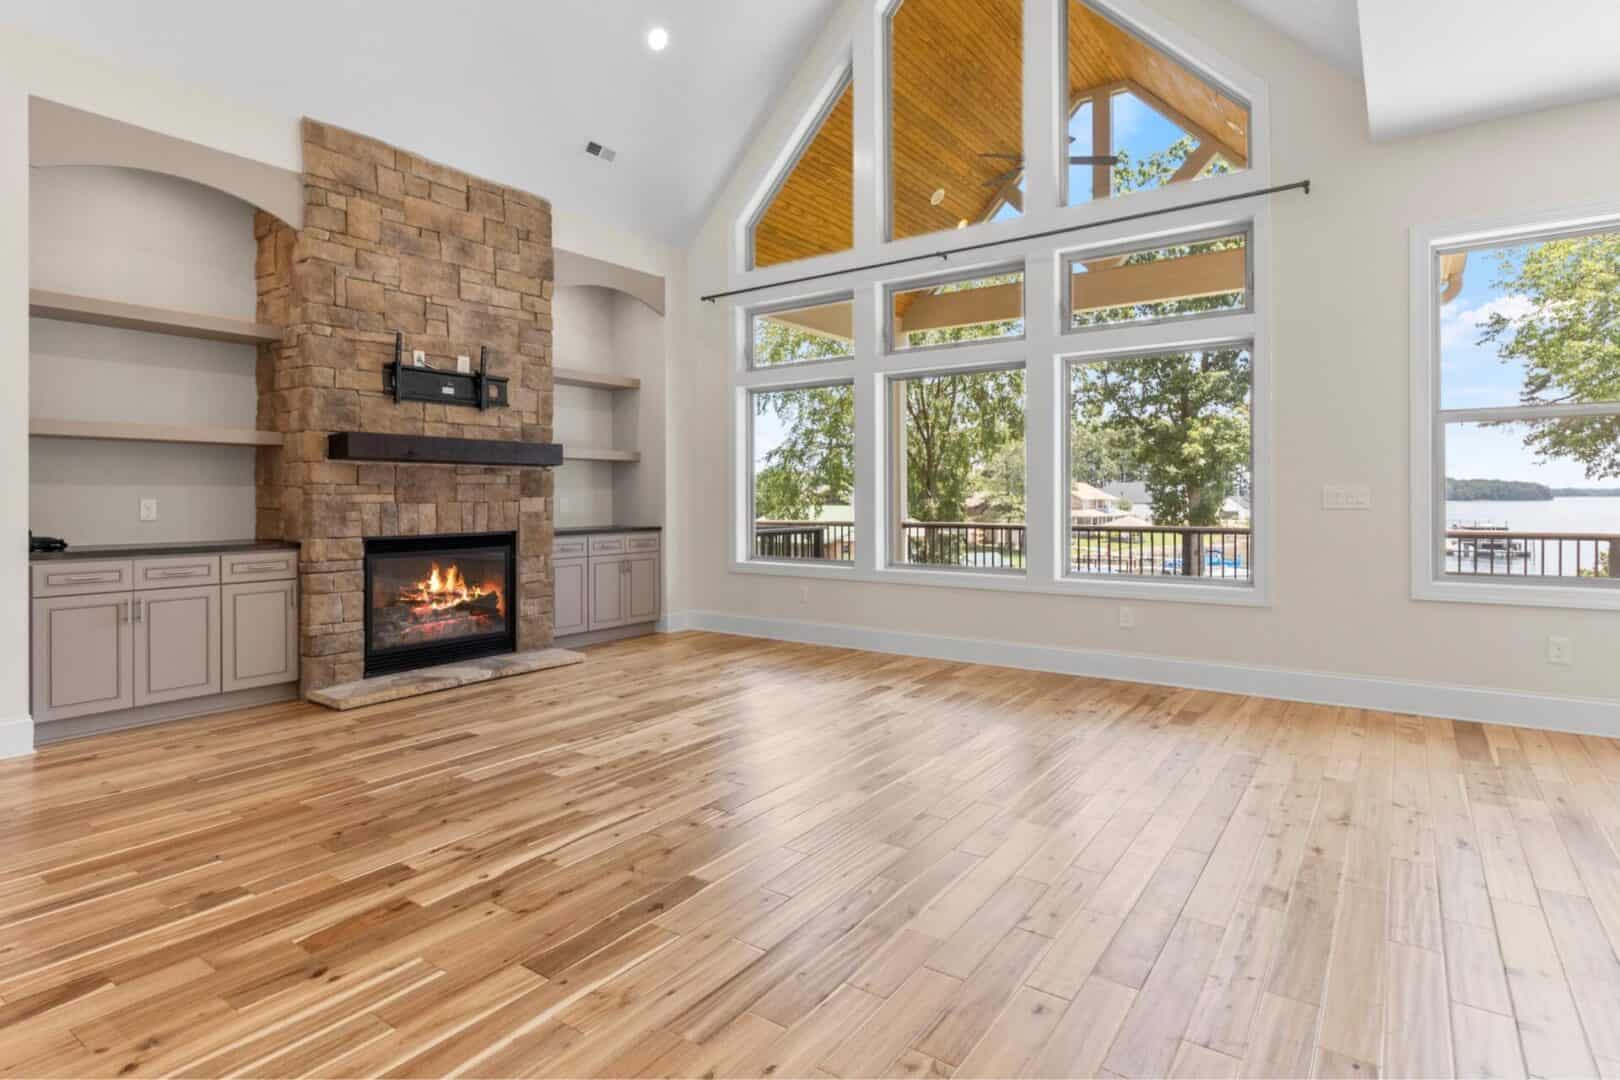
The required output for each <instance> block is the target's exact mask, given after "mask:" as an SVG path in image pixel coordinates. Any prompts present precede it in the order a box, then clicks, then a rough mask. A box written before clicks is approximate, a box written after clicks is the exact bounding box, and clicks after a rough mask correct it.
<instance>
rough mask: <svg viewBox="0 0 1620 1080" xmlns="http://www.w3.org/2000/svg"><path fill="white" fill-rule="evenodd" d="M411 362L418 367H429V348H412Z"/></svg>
mask: <svg viewBox="0 0 1620 1080" xmlns="http://www.w3.org/2000/svg"><path fill="white" fill-rule="evenodd" d="M411 363H413V364H415V365H416V366H417V367H427V350H425V349H412V350H411Z"/></svg>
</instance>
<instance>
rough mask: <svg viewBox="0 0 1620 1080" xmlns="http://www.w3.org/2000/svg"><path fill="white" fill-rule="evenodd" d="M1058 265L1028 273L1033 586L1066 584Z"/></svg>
mask: <svg viewBox="0 0 1620 1080" xmlns="http://www.w3.org/2000/svg"><path fill="white" fill-rule="evenodd" d="M1058 277H1059V274H1058V260H1057V256H1056V255H1055V254H1053V253H1048V254H1046V255H1037V256H1032V257H1031V258H1030V259H1029V261H1028V262H1027V263H1026V264H1025V267H1024V296H1025V304H1024V306H1025V312H1024V329H1025V335H1026V341H1025V346H1026V355H1027V357H1028V360H1027V365H1026V367H1025V371H1024V454H1025V458H1024V461H1025V465H1024V518H1025V522H1026V525H1027V530H1026V534H1025V544H1026V546H1027V552H1026V556H1025V560H1026V566H1025V573H1026V574H1028V575H1029V578H1030V580H1031V581H1039V582H1053V581H1059V580H1062V577H1063V566H1062V565H1061V560H1063V559H1065V558H1066V551H1067V543H1066V542H1065V540H1064V538H1063V536H1062V530H1063V527H1064V526H1065V525H1066V524H1067V521H1068V516H1067V508H1068V496H1067V493H1066V492H1065V491H1064V486H1065V484H1066V480H1065V477H1066V476H1067V475H1068V469H1067V468H1065V466H1064V462H1063V458H1064V456H1065V454H1066V446H1067V440H1066V439H1065V438H1064V430H1065V421H1064V414H1065V413H1066V412H1067V403H1068V398H1067V395H1066V394H1065V392H1064V387H1063V379H1062V378H1061V377H1060V375H1059V366H1060V361H1059V360H1058V352H1059V350H1060V348H1061V344H1062V338H1061V335H1060V333H1059V330H1060V322H1061V314H1062V310H1063V309H1062V305H1061V304H1060V303H1059V302H1058Z"/></svg>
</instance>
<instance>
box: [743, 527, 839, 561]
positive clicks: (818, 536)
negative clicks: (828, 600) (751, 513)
mask: <svg viewBox="0 0 1620 1080" xmlns="http://www.w3.org/2000/svg"><path fill="white" fill-rule="evenodd" d="M754 555H755V556H756V557H758V558H761V559H821V560H823V561H831V562H849V561H851V560H853V559H854V558H855V523H854V522H853V521H758V522H755V523H754Z"/></svg>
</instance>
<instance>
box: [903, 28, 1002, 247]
mask: <svg viewBox="0 0 1620 1080" xmlns="http://www.w3.org/2000/svg"><path fill="white" fill-rule="evenodd" d="M1023 8H1024V4H1023V0H900V2H899V4H898V5H897V6H896V7H894V8H893V9H892V10H891V11H890V13H889V18H888V20H887V21H888V43H887V44H888V53H887V55H888V58H889V131H890V136H889V159H890V161H889V168H890V176H889V197H890V211H889V235H890V236H891V237H892V238H893V239H896V240H900V239H904V238H905V237H908V236H924V235H926V234H928V233H936V232H942V231H944V230H946V229H956V228H961V227H964V226H967V225H971V224H975V223H977V222H981V221H1005V220H1007V219H1009V218H1016V217H1018V216H1019V215H1020V214H1022V212H1023V205H1024V203H1023V180H1024V153H1023V137H1024V131H1023V123H1024V120H1023V117H1024V63H1023V58H1024V23H1023Z"/></svg>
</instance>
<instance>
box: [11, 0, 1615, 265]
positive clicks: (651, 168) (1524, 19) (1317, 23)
mask: <svg viewBox="0 0 1620 1080" xmlns="http://www.w3.org/2000/svg"><path fill="white" fill-rule="evenodd" d="M1006 2H1009V3H1010V0H1006ZM1208 2H1210V3H1217V2H1224V0H1208ZM1230 2H1232V3H1233V4H1235V5H1237V6H1238V7H1240V8H1242V9H1245V10H1247V11H1248V12H1250V13H1251V14H1253V15H1256V16H1258V17H1259V18H1260V19H1262V20H1264V21H1265V22H1267V23H1269V24H1270V25H1272V26H1274V27H1275V28H1277V29H1279V30H1281V31H1282V32H1284V33H1285V34H1288V35H1289V36H1291V37H1293V38H1295V39H1296V40H1298V41H1300V42H1302V43H1303V44H1304V45H1306V46H1307V47H1308V48H1310V49H1312V50H1314V51H1315V52H1317V53H1319V54H1320V55H1322V56H1323V57H1325V58H1326V59H1327V60H1328V61H1329V62H1330V63H1332V64H1333V65H1335V66H1336V67H1338V68H1339V69H1340V70H1342V71H1344V72H1345V73H1346V74H1348V75H1350V76H1351V77H1353V78H1361V79H1363V80H1364V83H1365V87H1366V98H1367V107H1368V123H1369V128H1370V130H1371V132H1372V134H1373V136H1374V137H1378V138H1383V137H1397V136H1401V135H1406V134H1411V133H1415V132H1421V131H1429V130H1435V129H1438V128H1443V127H1449V126H1455V125H1458V124H1464V123H1469V122H1472V121H1476V120H1480V119H1484V118H1488V117H1493V116H1500V115H1505V114H1508V113H1513V112H1523V111H1528V110H1531V109H1536V108H1543V107H1546V106H1549V105H1556V104H1563V103H1568V102H1574V101H1581V100H1587V99H1592V98H1597V97H1604V96H1609V95H1613V94H1620V64H1617V63H1616V62H1615V42H1616V41H1620V3H1617V2H1616V0H1537V2H1536V3H1534V4H1528V3H1518V2H1512V3H1510V2H1507V0H1500V2H1498V0H1425V2H1423V3H1417V4H1414V3H1412V2H1411V0H1230ZM841 6H842V5H841V4H840V2H839V0H541V2H538V3H536V2H528V3H516V2H511V3H507V2H497V0H484V2H481V3H475V4H468V5H462V6H459V7H458V6H456V5H445V4H443V3H442V2H431V0H393V2H391V3H389V4H386V5H377V4H369V3H360V2H354V0H347V2H345V0H339V2H336V3H334V2H332V0H281V2H279V3H277V4H274V5H272V6H270V7H268V8H263V7H260V8H255V9H254V10H253V12H252V14H251V15H249V14H247V13H246V11H245V9H244V6H243V5H241V4H239V3H220V2H219V0H141V2H140V3H108V2H106V0H49V2H33V3H22V2H18V3H6V4H4V5H3V6H0V23H9V24H15V25H21V26H24V27H26V28H28V29H30V30H33V31H36V32H38V33H41V34H45V35H47V36H51V37H55V38H59V39H65V40H68V41H70V42H72V43H74V44H77V45H79V46H80V47H82V48H85V49H87V50H89V51H91V52H93V53H99V54H102V55H106V56H109V57H113V58H116V59H119V60H122V61H126V62H130V63H134V64H138V65H141V66H144V67H148V68H150V69H152V70H154V71H158V72H162V73H165V74H169V75H172V76H174V77H176V78H178V79H181V80H183V81H185V82H187V83H190V84H193V85H195V86H197V87H199V88H201V89H202V90H204V91H206V92H211V93H215V94H218V95H221V96H223V97H228V98H232V99H235V100H238V101H241V102H243V103H245V104H248V105H252V106H255V107H258V108H261V109H265V110H268V111H272V112H281V113H285V114H287V115H289V116H295V115H310V116H314V117H318V118H321V119H325V120H329V121H331V122H333V123H338V124H342V125H344V126H347V127H352V128H354V129H356V130H359V131H364V132H366V133H368V134H372V135H375V136H377V137H379V138H382V139H386V140H389V141H391V142H395V143H399V144H401V145H404V146H408V147H411V148H413V149H416V150H417V151H419V152H420V153H422V154H424V155H427V156H431V157H435V158H439V159H442V160H445V161H449V162H453V163H455V164H456V165H457V166H458V167H462V168H466V169H468V170H470V171H472V172H476V173H481V174H483V175H486V176H489V177H491V178H492V179H496V180H500V181H503V182H507V183H511V184H514V185H517V186H519V187H523V188H527V189H529V190H532V191H535V192H538V193H541V194H544V195H546V196H547V197H549V198H551V199H552V200H553V201H554V202H556V203H557V204H558V205H559V206H562V207H566V208H567V209H569V210H570V211H573V212H576V213H579V214H582V215H586V216H590V217H594V218H597V219H599V220H602V221H606V222H612V223H615V224H618V225H622V226H625V227H628V228H631V229H635V230H639V231H642V232H645V233H646V234H647V235H649V236H652V237H655V238H658V239H661V240H664V241H666V242H670V243H675V244H683V243H685V242H687V241H688V240H690V239H691V237H692V236H693V234H694V233H695V231H696V229H697V228H698V226H699V225H700V223H701V222H702V220H703V218H704V216H705V215H706V214H707V212H708V209H709V207H710V205H711V204H712V202H713V199H714V197H715V195H716V193H717V192H718V190H719V189H720V187H721V185H722V184H724V183H725V182H726V180H727V178H728V177H729V176H730V175H731V172H732V170H733V168H734V167H735V165H736V163H737V161H738V160H739V158H740V157H741V155H742V153H743V151H744V149H745V148H746V147H747V146H748V144H749V140H750V139H751V138H752V137H753V134H754V132H755V130H756V128H757V127H758V125H759V122H760V121H761V119H762V118H763V117H764V116H765V115H766V113H767V112H768V111H769V110H770V109H771V108H772V107H773V106H774V105H775V103H776V101H777V99H778V97H779V95H780V93H781V91H782V88H783V87H784V86H785V85H786V83H787V81H788V80H789V79H790V78H791V77H792V76H793V74H794V73H795V70H796V68H797V66H798V64H799V62H800V60H801V59H802V57H803V56H804V54H805V50H806V48H807V46H808V43H810V42H811V41H813V40H815V38H816V36H817V35H818V34H820V33H821V31H822V30H823V29H824V28H825V26H826V24H827V20H828V19H829V18H831V17H832V16H833V15H834V14H835V13H836V12H837V11H838V10H839V9H840V8H841ZM653 25H663V26H666V27H667V28H668V29H669V32H670V35H671V44H670V46H669V48H668V50H667V51H665V52H663V53H661V54H656V55H655V54H653V53H651V52H650V51H649V50H648V49H647V47H646V44H645V35H646V32H647V30H648V29H649V28H650V27H651V26H653ZM1240 59H1241V58H1240ZM1253 66H1254V67H1256V68H1263V65H1262V64H1260V63H1258V62H1256V63H1254V64H1253ZM936 69H937V71H936V75H937V76H938V77H940V78H944V79H950V78H956V77H958V76H964V75H965V74H968V73H969V72H967V71H965V69H961V68H953V67H951V66H950V65H946V64H943V63H941V64H937V65H936ZM1133 79H1134V81H1138V82H1142V81H1144V80H1142V79H1141V78H1139V77H1135V76H1133ZM1156 92H1157V91H1156ZM1161 96H1162V95H1161ZM837 122H844V121H842V120H837ZM1210 130H1211V131H1213V132H1216V133H1217V134H1220V133H1222V131H1223V128H1222V126H1212V127H1210ZM1226 130H1230V129H1226ZM587 140H596V141H599V142H602V143H605V144H606V145H608V146H610V147H612V148H614V149H615V150H617V151H618V155H619V156H618V160H617V161H616V162H615V163H613V164H611V165H609V164H606V163H604V162H601V161H599V160H597V159H595V158H591V157H587V156H586V155H585V154H584V152H583V147H584V144H585V142H586V141H587ZM839 152H840V153H841V152H842V150H841V149H840V150H839ZM980 152H982V151H975V154H977V153H980ZM987 167H988V166H987ZM922 182H924V181H923V180H921V179H919V183H922ZM956 186H957V188H958V189H959V190H967V189H969V188H973V187H975V186H979V185H976V183H975V182H973V181H972V180H971V178H970V177H968V176H966V174H964V177H963V179H962V181H961V183H959V184H958V185H956ZM939 214H940V216H941V217H942V218H943V217H944V216H945V215H946V214H949V215H952V216H956V215H961V216H966V213H965V212H964V211H963V210H962V209H961V208H959V207H956V206H950V207H946V208H944V209H941V210H940V211H939ZM834 216H835V217H836V214H835V215H834ZM836 227H838V228H844V229H847V228H848V226H847V225H844V224H841V223H838V224H837V225H836Z"/></svg>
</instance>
